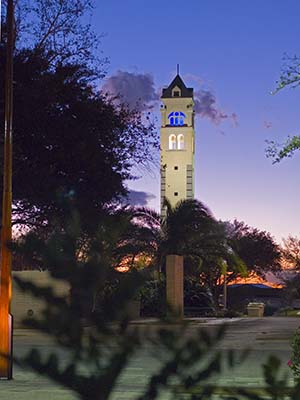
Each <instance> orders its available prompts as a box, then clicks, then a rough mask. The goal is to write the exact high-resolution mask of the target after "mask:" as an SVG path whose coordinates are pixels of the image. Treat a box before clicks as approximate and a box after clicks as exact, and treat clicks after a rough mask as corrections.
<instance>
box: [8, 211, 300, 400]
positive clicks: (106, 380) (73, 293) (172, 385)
mask: <svg viewBox="0 0 300 400" xmlns="http://www.w3.org/2000/svg"><path fill="white" fill-rule="evenodd" d="M62 226H63V229H62V228H61V227H62ZM59 227H60V228H59V229H57V231H56V232H53V234H52V235H51V236H50V237H49V238H48V239H47V240H46V241H45V240H41V239H39V238H38V237H37V236H36V235H34V234H33V235H31V236H30V235H29V236H27V238H26V239H25V241H24V242H23V243H21V244H18V245H15V246H14V247H16V249H15V250H16V251H20V252H23V253H29V254H32V255H34V257H38V258H39V260H40V262H41V263H43V264H44V266H45V268H47V269H49V270H50V271H51V275H52V277H53V278H55V279H59V280H63V281H65V282H67V283H68V284H69V286H70V288H71V290H70V294H69V297H68V298H65V297H62V296H57V295H56V294H55V293H54V291H53V289H52V288H41V287H38V286H36V285H34V284H33V283H30V282H26V281H24V280H21V279H17V282H18V284H19V286H20V287H21V289H23V290H24V291H28V292H30V293H31V294H32V295H33V296H35V297H37V298H39V299H41V300H44V303H45V306H44V310H43V313H42V314H41V315H40V316H38V317H37V318H28V319H27V320H26V321H24V323H25V325H26V326H27V327H31V328H34V329H35V330H37V331H39V332H40V333H42V334H46V335H48V336H49V337H51V338H52V339H53V340H54V342H55V343H56V347H55V351H54V352H52V353H51V354H47V355H45V354H43V352H42V351H41V350H40V349H32V350H31V351H30V352H29V353H28V354H27V355H25V356H24V357H23V358H17V359H16V360H15V361H16V362H17V363H18V364H19V365H21V366H23V367H26V368H31V369H32V370H34V371H35V372H37V373H39V374H41V375H43V376H46V377H48V378H50V379H52V380H53V381H54V382H56V383H57V384H59V385H62V386H64V387H66V388H67V389H69V390H71V391H73V392H74V394H77V396H78V397H79V398H81V399H83V400H92V399H93V400H106V399H109V398H110V396H111V395H112V394H113V392H114V393H115V391H116V390H118V382H119V378H120V376H121V374H122V373H124V372H125V373H126V367H127V365H128V363H129V362H130V361H131V360H132V358H133V357H134V356H135V355H136V354H137V353H138V352H144V351H150V352H151V354H152V356H153V357H154V358H156V359H157V361H158V363H159V364H158V366H157V367H156V371H155V372H153V371H152V370H151V369H149V371H148V372H149V381H148V384H146V385H145V386H141V387H140V395H138V394H137V399H139V400H151V399H157V398H159V396H160V395H161V393H162V391H168V392H169V393H170V394H171V395H172V399H182V398H189V399H193V400H196V399H211V398H213V396H214V394H216V393H220V390H221V391H223V392H222V393H224V394H226V395H230V396H231V398H245V399H260V398H263V397H259V396H260V395H259V394H257V393H255V392H253V391H252V392H251V391H245V390H242V389H238V388H236V389H234V388H227V389H222V388H220V387H217V386H216V384H215V383H214V379H215V378H216V377H217V376H218V374H220V372H221V370H222V368H223V367H225V368H233V367H234V366H235V365H237V364H240V363H241V362H242V361H244V359H245V357H246V355H247V352H242V354H237V353H236V352H234V351H228V352H226V353H223V352H221V350H219V347H220V346H219V344H220V342H221V340H222V339H223V337H224V333H225V329H226V328H225V327H224V326H221V327H220V328H218V329H216V333H215V334H214V335H209V334H208V333H207V332H206V331H205V330H198V329H194V328H193V329H192V328H191V327H190V326H189V324H186V323H182V324H180V323H178V321H172V320H170V321H161V324H157V325H156V324H152V325H147V326H146V329H143V330H142V329H141V328H140V329H138V328H137V326H136V325H135V324H129V323H128V316H127V315H126V305H127V304H128V302H129V301H130V299H132V298H133V296H134V294H135V293H136V291H137V290H138V288H139V287H141V285H143V282H144V281H145V279H146V276H145V275H144V274H143V273H142V272H143V271H142V272H141V271H132V272H131V273H128V274H119V282H120V284H119V287H118V288H117V291H116V294H115V298H114V300H113V301H110V302H107V300H106V298H105V296H101V295H100V298H99V303H98V307H97V309H96V311H95V310H94V309H93V307H90V303H89V300H88V299H87V297H88V296H87V295H89V294H90V295H93V293H94V291H96V290H97V291H98V293H100V294H101V293H102V292H103V290H101V289H103V288H104V284H105V282H107V280H111V279H115V276H116V272H115V270H114V269H113V268H112V267H111V264H110V260H111V259H110V254H106V250H105V245H104V243H105V240H106V236H107V235H108V234H109V236H110V237H113V236H114V234H113V233H112V232H109V231H108V230H113V229H114V227H113V226H112V225H110V226H109V227H107V229H103V227H101V229H99V231H95V232H94V234H93V236H92V237H91V240H90V241H89V242H88V246H87V247H86V248H85V251H84V252H83V253H78V241H80V238H81V227H80V218H79V216H78V214H77V213H76V212H75V211H72V212H71V218H69V219H67V222H65V224H64V225H62V224H59ZM83 304H85V307H82V305H83ZM80 308H81V309H84V310H85V312H84V314H82V313H79V312H78V310H79V309H80ZM172 322H173V323H172ZM174 322H176V324H174ZM147 349H148V350H147ZM66 355H67V356H66ZM272 364H273V365H275V367H276V371H275V372H274V373H273V372H272V371H273V370H272V368H271V364H270V368H271V369H270V368H268V367H266V369H265V376H266V378H267V384H268V387H270V388H272V390H271V389H270V390H269V392H268V393H270V394H271V396H273V397H271V398H272V399H274V400H275V399H277V400H279V399H280V398H281V397H279V395H278V393H279V394H280V393H283V392H284V390H285V387H286V385H285V384H284V381H282V380H280V379H279V378H278V376H277V375H278V374H277V371H278V369H279V364H278V363H275V361H274V360H273V361H272ZM279 389H280V390H279ZM119 390H122V388H120V387H119ZM266 390H268V389H266ZM276 396H277V397H276ZM297 398H298V397H293V399H297Z"/></svg>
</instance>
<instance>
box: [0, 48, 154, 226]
mask: <svg viewBox="0 0 300 400" xmlns="http://www.w3.org/2000/svg"><path fill="white" fill-rule="evenodd" d="M3 50H4V49H3V46H2V47H1V48H0V74H1V77H3V73H2V72H3V69H4V58H5V57H4V53H3ZM48 61H49V60H48V55H47V54H45V53H44V52H40V51H36V50H22V51H16V54H15V60H14V68H15V87H14V98H15V104H14V106H15V111H14V160H13V161H14V168H13V187H14V190H13V193H14V199H13V200H14V223H15V224H16V223H22V224H26V225H28V226H42V225H45V224H47V221H48V220H49V216H50V215H53V214H54V213H59V212H62V208H61V205H60V200H61V198H63V197H64V196H66V195H67V196H69V195H70V196H71V197H72V196H73V197H74V201H76V204H77V207H78V209H79V211H80V213H82V215H85V218H84V221H85V222H88V221H93V220H94V216H93V212H99V210H101V208H102V207H103V205H104V204H106V203H108V202H111V201H113V200H116V199H117V198H118V197H119V196H122V195H125V194H126V186H125V184H124V181H125V180H127V179H131V178H132V175H131V168H132V166H133V165H134V164H136V163H137V164H139V165H143V164H144V165H145V164H146V163H147V162H149V161H150V162H151V160H152V159H153V158H152V154H153V151H152V150H153V149H152V146H156V144H157V137H156V134H155V132H154V130H153V125H152V124H151V123H150V122H147V120H146V122H145V121H144V120H143V117H142V115H141V114H140V113H139V112H138V111H129V110H128V109H126V108H123V107H122V106H121V107H118V108H117V107H115V106H114V105H113V104H112V103H111V102H109V101H108V100H107V99H105V98H103V97H102V96H101V95H100V94H99V93H98V92H97V91H96V90H95V88H94V87H93V86H92V85H91V84H90V76H89V70H88V69H87V68H86V67H83V66H82V65H77V64H60V63H58V64H57V65H56V66H51V67H49V62H48ZM2 85H3V80H2ZM1 94H3V91H1ZM3 107H4V103H3V97H2V96H1V99H0V121H1V125H2V126H3ZM2 145H3V143H2ZM2 153H3V152H1V151H0V165H1V164H2V162H3V160H2ZM55 195H57V196H58V200H59V201H56V200H55ZM87 212H88V213H89V214H90V215H87Z"/></svg>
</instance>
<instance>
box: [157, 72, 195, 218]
mask: <svg viewBox="0 0 300 400" xmlns="http://www.w3.org/2000/svg"><path fill="white" fill-rule="evenodd" d="M161 101H162V105H161V129H160V148H161V157H160V159H161V161H160V162H161V173H160V177H161V190H160V200H161V215H162V216H165V209H164V207H163V201H164V198H167V199H168V200H169V201H170V203H171V205H172V206H175V205H176V203H177V202H178V201H180V200H184V199H193V198H194V149H195V140H194V136H195V132H194V100H193V89H192V88H187V87H186V86H185V84H184V82H183V80H182V79H181V77H180V76H179V74H177V75H176V77H175V78H174V79H173V81H172V82H171V84H170V85H169V86H168V87H167V88H166V89H163V91H162V96H161Z"/></svg>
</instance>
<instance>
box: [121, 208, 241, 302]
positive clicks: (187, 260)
mask: <svg viewBox="0 0 300 400" xmlns="http://www.w3.org/2000/svg"><path fill="white" fill-rule="evenodd" d="M165 206H166V216H165V217H164V218H161V217H160V215H159V214H158V213H156V212H155V211H153V210H149V209H147V208H138V209H135V210H133V213H132V218H133V222H134V223H133V230H132V231H129V232H128V236H127V237H126V236H125V238H123V240H121V242H120V243H121V246H120V248H119V249H120V251H121V253H123V254H124V255H128V254H131V255H132V257H131V259H132V260H134V259H135V258H136V257H138V256H139V254H146V255H147V256H148V259H149V260H151V264H152V265H154V266H156V267H158V268H159V270H160V271H164V267H165V258H166V256H167V255H168V254H178V255H183V256H184V269H185V274H186V275H189V276H191V277H196V279H198V280H199V279H200V282H201V284H202V285H203V286H205V287H206V288H209V289H210V292H211V293H212V294H213V296H214V299H215V303H216V304H217V299H218V295H219V292H220V290H221V288H222V286H221V285H222V279H221V278H222V276H223V275H224V263H225V262H226V266H227V268H226V269H227V271H231V272H232V271H233V272H239V273H241V274H245V273H246V267H245V264H244V263H243V261H242V260H241V258H240V257H239V256H238V255H237V254H236V253H235V252H234V251H233V249H232V248H231V247H230V246H229V242H228V240H227V237H226V230H225V226H224V224H223V223H220V222H218V221H216V220H215V219H214V217H213V216H212V213H211V212H210V210H209V209H208V208H207V207H206V206H205V205H204V204H203V203H201V202H200V201H198V200H183V201H180V202H178V203H177V204H176V206H175V207H172V206H171V204H170V203H169V201H168V200H165Z"/></svg>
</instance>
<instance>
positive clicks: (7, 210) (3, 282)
mask: <svg viewBox="0 0 300 400" xmlns="http://www.w3.org/2000/svg"><path fill="white" fill-rule="evenodd" d="M6 21H7V23H6V28H7V52H6V75H5V132H4V163H3V197H2V227H1V248H0V379H12V360H11V357H12V317H11V315H10V301H11V251H10V250H9V249H8V247H7V243H9V242H10V241H11V238H12V233H11V208H12V109H13V96H12V91H13V90H12V89H13V46H14V38H13V36H14V26H13V25H14V4H13V0H8V2H7V16H6Z"/></svg>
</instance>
